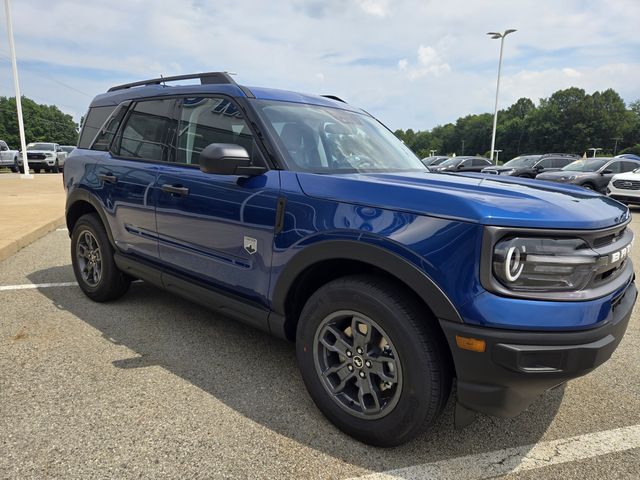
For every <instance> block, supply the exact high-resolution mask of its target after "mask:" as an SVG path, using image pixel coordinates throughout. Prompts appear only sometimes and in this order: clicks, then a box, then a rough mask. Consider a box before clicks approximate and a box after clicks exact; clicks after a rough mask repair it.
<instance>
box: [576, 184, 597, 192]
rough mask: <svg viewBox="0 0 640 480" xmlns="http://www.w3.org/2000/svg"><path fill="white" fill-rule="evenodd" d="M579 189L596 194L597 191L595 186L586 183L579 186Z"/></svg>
mask: <svg viewBox="0 0 640 480" xmlns="http://www.w3.org/2000/svg"><path fill="white" fill-rule="evenodd" d="M580 186H581V187H584V188H586V189H587V190H593V191H594V192H597V191H598V190H597V189H596V186H595V185H594V184H593V183H590V182H587V183H583V184H582V185H580Z"/></svg>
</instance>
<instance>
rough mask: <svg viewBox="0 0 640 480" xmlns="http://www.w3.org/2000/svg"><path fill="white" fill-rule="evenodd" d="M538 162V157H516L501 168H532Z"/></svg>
mask: <svg viewBox="0 0 640 480" xmlns="http://www.w3.org/2000/svg"><path fill="white" fill-rule="evenodd" d="M538 160H540V156H539V155H527V156H524V157H516V158H512V159H511V160H509V161H508V162H507V163H505V164H504V165H503V167H532V166H533V165H534V164H535V163H536V162H537V161H538Z"/></svg>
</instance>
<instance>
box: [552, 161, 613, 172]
mask: <svg viewBox="0 0 640 480" xmlns="http://www.w3.org/2000/svg"><path fill="white" fill-rule="evenodd" d="M608 161H609V159H604V160H601V159H597V158H590V159H586V160H576V161H575V162H572V163H570V164H569V165H567V166H566V167H563V168H562V170H565V171H569V172H596V171H598V170H600V168H602V167H603V166H604V164H605V163H607V162H608Z"/></svg>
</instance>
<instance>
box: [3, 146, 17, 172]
mask: <svg viewBox="0 0 640 480" xmlns="http://www.w3.org/2000/svg"><path fill="white" fill-rule="evenodd" d="M18 157H19V152H18V150H11V149H10V148H9V145H7V142H5V141H4V140H0V167H8V168H10V169H11V170H12V171H13V172H17V171H18Z"/></svg>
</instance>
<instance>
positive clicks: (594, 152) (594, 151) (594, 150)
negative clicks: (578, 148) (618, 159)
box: [587, 147, 602, 158]
mask: <svg viewBox="0 0 640 480" xmlns="http://www.w3.org/2000/svg"><path fill="white" fill-rule="evenodd" d="M587 150H591V151H592V152H593V155H591V158H593V157H595V156H596V152H598V151H600V150H602V149H601V148H593V147H592V148H588V149H587Z"/></svg>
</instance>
